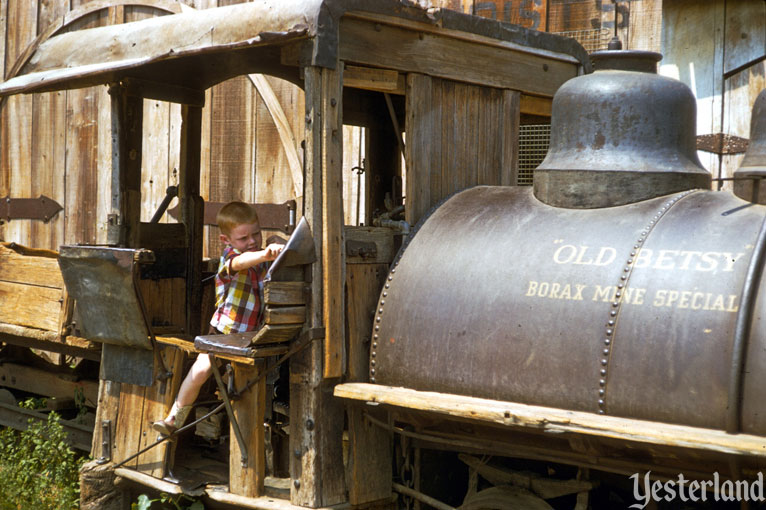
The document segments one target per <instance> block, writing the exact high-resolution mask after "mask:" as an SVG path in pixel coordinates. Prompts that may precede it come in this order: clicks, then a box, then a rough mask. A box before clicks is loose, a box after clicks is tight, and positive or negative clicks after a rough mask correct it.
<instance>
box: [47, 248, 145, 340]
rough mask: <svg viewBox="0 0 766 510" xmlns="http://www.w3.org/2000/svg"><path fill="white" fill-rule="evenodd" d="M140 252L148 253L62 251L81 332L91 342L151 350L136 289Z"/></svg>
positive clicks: (93, 250)
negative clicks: (135, 274) (135, 277)
mask: <svg viewBox="0 0 766 510" xmlns="http://www.w3.org/2000/svg"><path fill="white" fill-rule="evenodd" d="M138 252H146V250H133V249H127V248H107V247H100V246H99V247H96V246H62V247H61V251H60V255H59V266H60V267H61V274H62V276H63V277H64V283H65V285H66V288H67V292H69V294H70V295H71V296H72V297H74V298H75V300H76V302H77V311H78V313H79V316H80V320H81V322H82V323H81V324H80V325H79V326H80V329H81V330H82V332H83V335H84V336H85V337H86V338H88V339H89V340H94V341H97V342H103V343H105V344H113V345H121V346H124V347H133V348H140V349H151V348H152V344H151V342H150V340H149V331H148V330H147V327H146V323H145V322H144V317H143V314H142V313H141V307H140V305H139V302H138V298H137V296H136V291H135V288H134V285H133V271H134V260H137V259H138V257H139V256H140V255H141V254H140V253H138ZM149 253H150V252H149ZM136 263H137V262H136Z"/></svg>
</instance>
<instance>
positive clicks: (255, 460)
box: [229, 360, 266, 497]
mask: <svg viewBox="0 0 766 510" xmlns="http://www.w3.org/2000/svg"><path fill="white" fill-rule="evenodd" d="M258 361H259V363H258V364H257V365H256V366H252V367H251V366H248V365H242V364H234V386H235V387H236V388H242V387H244V386H245V384H247V382H248V381H250V380H253V379H254V378H255V377H257V376H258V375H259V374H260V372H261V371H262V370H263V363H262V360H258ZM233 408H234V417H235V418H236V419H237V424H238V425H239V430H240V432H241V433H242V438H243V439H244V443H245V447H246V449H247V462H246V463H245V465H242V451H241V450H240V448H239V443H238V442H237V439H236V437H235V433H234V427H233V426H232V425H231V424H230V425H229V492H231V493H232V494H238V495H240V496H247V497H257V496H260V495H262V494H263V481H264V479H265V477H266V452H265V449H264V448H265V436H264V434H265V432H264V427H263V417H264V410H265V408H266V378H265V377H264V378H262V379H261V380H260V381H259V382H258V383H256V384H255V385H254V386H253V387H251V388H250V389H249V390H248V391H247V392H246V393H245V394H244V397H243V398H241V399H239V400H237V401H235V402H234V403H233Z"/></svg>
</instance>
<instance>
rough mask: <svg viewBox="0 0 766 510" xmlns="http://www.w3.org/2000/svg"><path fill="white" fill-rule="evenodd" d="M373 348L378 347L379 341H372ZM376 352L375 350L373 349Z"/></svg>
mask: <svg viewBox="0 0 766 510" xmlns="http://www.w3.org/2000/svg"><path fill="white" fill-rule="evenodd" d="M372 348H373V349H377V348H378V342H372ZM373 352H375V351H373Z"/></svg>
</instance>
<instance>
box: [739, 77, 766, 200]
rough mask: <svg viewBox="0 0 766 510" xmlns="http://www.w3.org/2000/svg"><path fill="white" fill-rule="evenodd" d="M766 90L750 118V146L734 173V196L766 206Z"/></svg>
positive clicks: (761, 94)
mask: <svg viewBox="0 0 766 510" xmlns="http://www.w3.org/2000/svg"><path fill="white" fill-rule="evenodd" d="M764 177H766V90H764V91H762V92H761V93H760V94H758V97H757V98H756V100H755V104H754V105H753V114H752V117H751V118H750V144H749V145H748V146H747V152H745V157H744V159H742V163H741V164H740V166H739V168H737V169H736V170H735V171H734V194H735V195H737V196H738V197H739V198H742V199H744V200H748V201H750V202H756V203H758V204H766V183H762V182H761V180H762V179H763V178H764Z"/></svg>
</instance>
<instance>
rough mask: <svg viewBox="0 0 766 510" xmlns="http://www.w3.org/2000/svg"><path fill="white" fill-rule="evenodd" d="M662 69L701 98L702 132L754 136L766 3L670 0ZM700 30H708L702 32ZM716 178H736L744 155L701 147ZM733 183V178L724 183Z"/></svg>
mask: <svg viewBox="0 0 766 510" xmlns="http://www.w3.org/2000/svg"><path fill="white" fill-rule="evenodd" d="M662 18H663V34H662V39H663V41H662V52H663V53H664V55H665V58H664V60H663V62H662V63H663V65H662V66H661V73H662V74H666V75H668V76H672V77H675V78H678V79H680V80H681V81H683V82H684V83H685V84H686V85H688V86H689V87H690V88H691V89H692V92H694V94H695V96H696V98H697V126H696V129H697V134H698V135H707V134H718V133H724V134H728V135H734V136H739V137H742V138H749V137H750V115H751V111H752V107H753V103H754V102H755V98H756V97H757V96H758V93H759V92H760V91H762V90H763V89H764V86H765V85H766V82H765V80H764V73H765V71H766V69H765V68H764V61H763V60H764V57H766V45H765V41H764V39H765V38H766V36H764V31H763V27H764V26H765V25H766V4H764V3H762V2H749V1H747V0H711V1H710V2H704V3H699V2H693V1H691V0H679V1H677V2H666V3H665V5H664V6H663V10H662ZM700 34H707V36H706V37H700ZM699 156H700V160H701V161H702V164H703V166H705V168H707V169H708V170H710V172H711V173H712V174H713V177H724V178H726V177H731V176H732V174H733V172H734V170H736V169H737V167H738V166H739V164H740V162H741V160H742V157H743V155H742V154H738V155H737V154H733V155H721V156H719V155H718V154H712V153H709V152H699ZM721 186H722V187H723V188H730V187H731V182H730V181H729V182H724V183H722V185H721Z"/></svg>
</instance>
